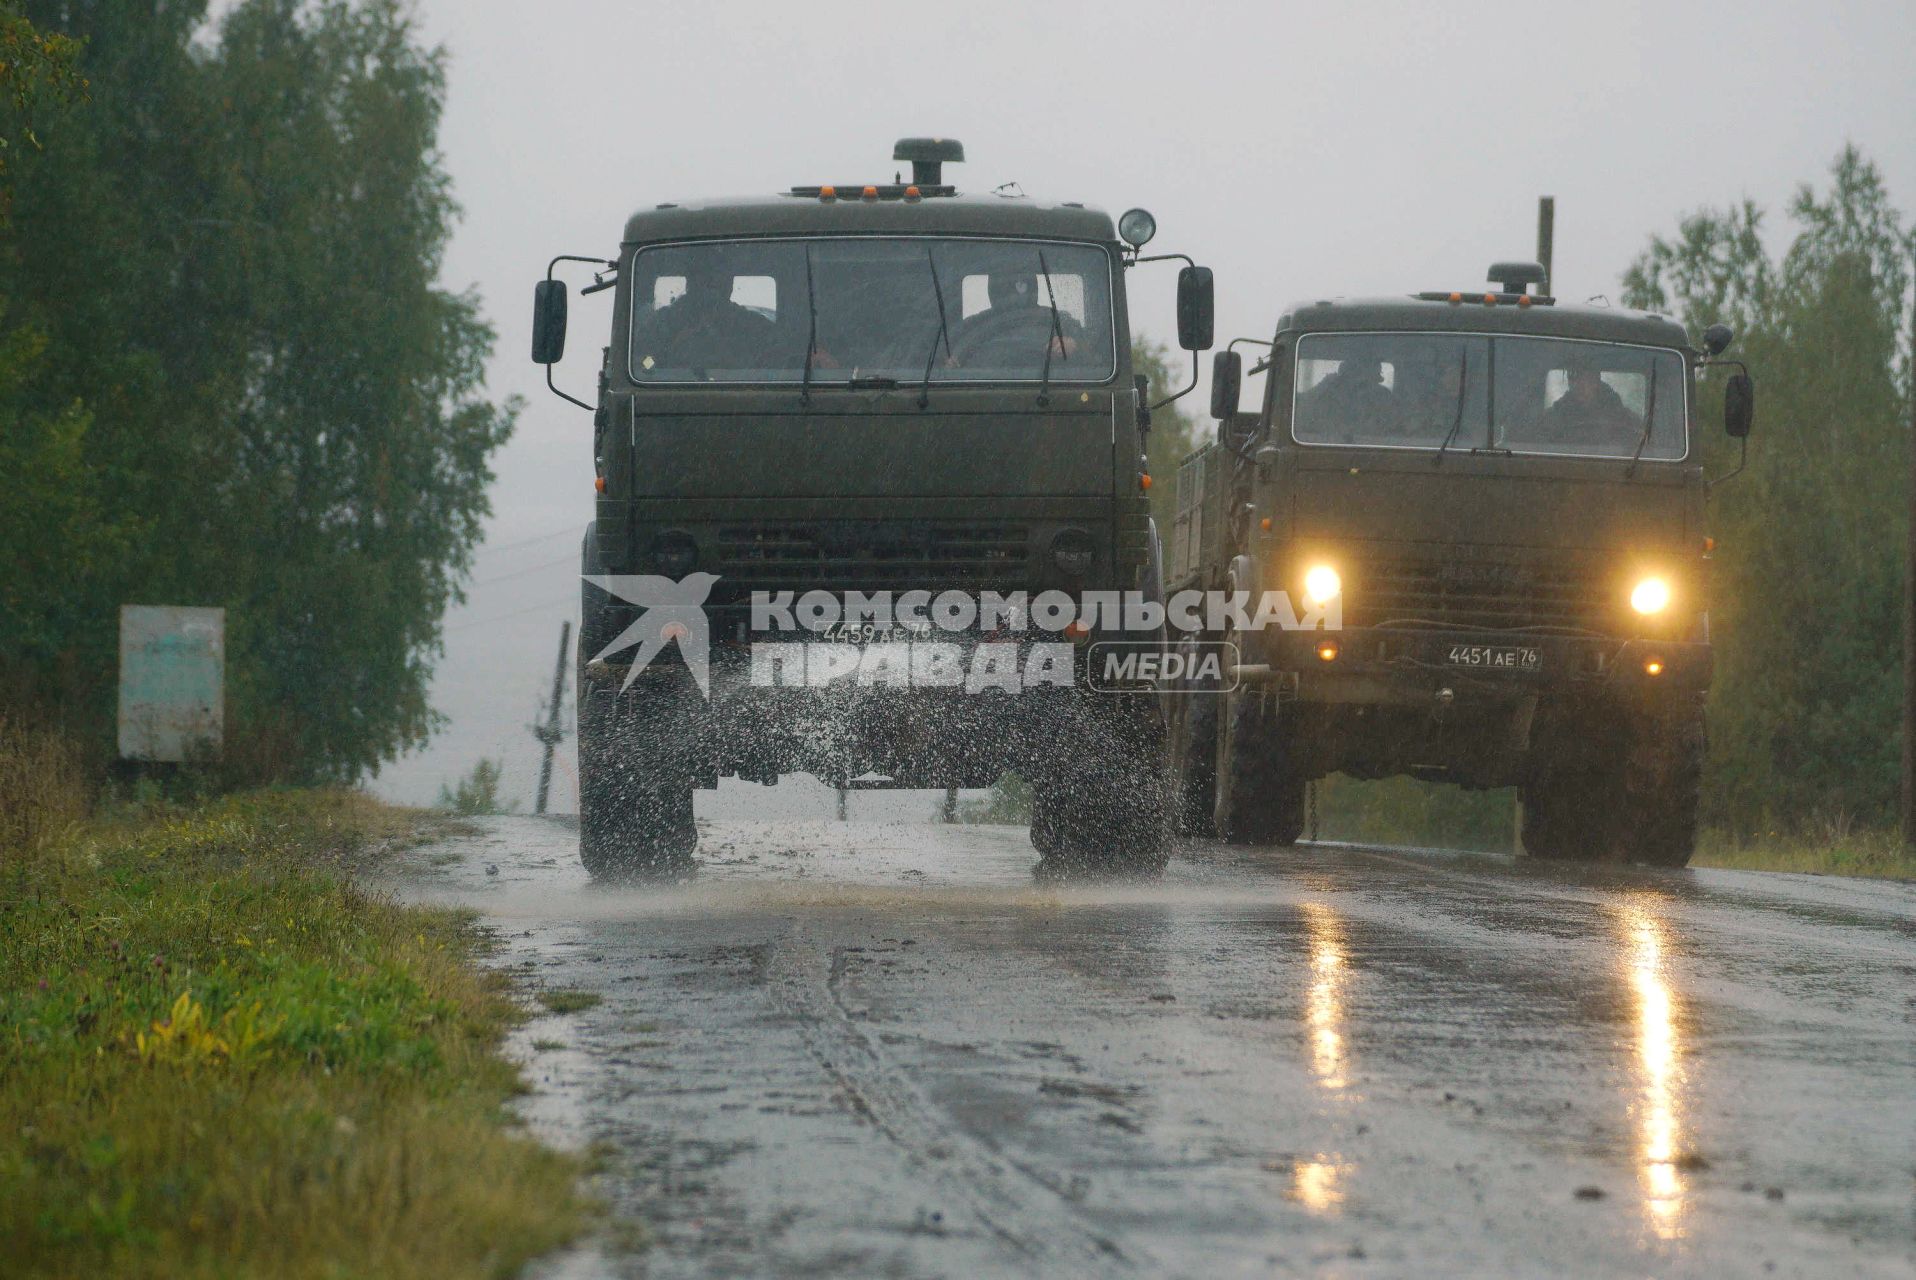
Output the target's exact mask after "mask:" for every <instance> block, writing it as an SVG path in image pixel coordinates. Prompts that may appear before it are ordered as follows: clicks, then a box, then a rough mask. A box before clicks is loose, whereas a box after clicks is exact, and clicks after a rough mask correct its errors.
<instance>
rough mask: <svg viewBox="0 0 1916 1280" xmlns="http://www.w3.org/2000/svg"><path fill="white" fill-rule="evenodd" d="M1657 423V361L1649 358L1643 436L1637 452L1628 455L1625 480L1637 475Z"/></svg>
mask: <svg viewBox="0 0 1916 1280" xmlns="http://www.w3.org/2000/svg"><path fill="white" fill-rule="evenodd" d="M1656 422H1657V359H1656V357H1655V356H1651V357H1650V390H1649V391H1648V392H1646V393H1645V395H1644V397H1643V436H1642V438H1641V439H1639V440H1638V441H1637V451H1636V452H1635V453H1633V454H1631V455H1630V465H1629V466H1627V467H1625V468H1624V469H1623V474H1624V476H1625V477H1626V478H1627V477H1629V476H1633V475H1635V474H1636V473H1637V462H1638V461H1639V460H1640V459H1641V458H1642V457H1643V451H1644V449H1645V448H1646V447H1647V446H1648V445H1649V443H1650V432H1651V430H1652V429H1653V428H1654V427H1655V426H1656Z"/></svg>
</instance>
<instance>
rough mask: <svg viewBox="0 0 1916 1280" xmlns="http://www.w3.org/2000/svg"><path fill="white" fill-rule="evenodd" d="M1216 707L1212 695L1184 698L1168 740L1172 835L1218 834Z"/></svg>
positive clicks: (1193, 695)
mask: <svg viewBox="0 0 1916 1280" xmlns="http://www.w3.org/2000/svg"><path fill="white" fill-rule="evenodd" d="M1217 706H1218V699H1217V698H1216V697H1215V696H1206V695H1201V694H1187V695H1185V697H1184V709H1183V714H1182V715H1180V716H1179V717H1178V724H1177V731H1176V734H1175V735H1174V737H1173V738H1172V742H1171V799H1172V801H1173V805H1174V808H1173V811H1172V815H1171V817H1172V820H1173V821H1174V822H1175V823H1176V826H1175V827H1174V829H1173V834H1178V835H1187V836H1200V837H1202V836H1214V835H1216V834H1217V718H1218V717H1217Z"/></svg>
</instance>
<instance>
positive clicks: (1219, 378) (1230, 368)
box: [1211, 347, 1244, 422]
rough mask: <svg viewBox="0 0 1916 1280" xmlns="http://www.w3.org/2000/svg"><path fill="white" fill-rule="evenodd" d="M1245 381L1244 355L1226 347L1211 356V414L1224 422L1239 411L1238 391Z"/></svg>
mask: <svg viewBox="0 0 1916 1280" xmlns="http://www.w3.org/2000/svg"><path fill="white" fill-rule="evenodd" d="M1243 381H1244V357H1243V356H1241V355H1239V354H1238V353H1237V352H1235V351H1233V350H1231V349H1230V348H1228V347H1227V348H1225V349H1224V350H1223V351H1220V352H1218V353H1217V354H1216V355H1214V356H1212V357H1211V416H1212V417H1213V418H1216V419H1217V420H1218V421H1219V422H1223V421H1224V420H1225V419H1226V418H1229V417H1230V416H1231V415H1232V414H1234V413H1236V412H1237V393H1238V387H1239V385H1240V384H1241V383H1242V382H1243Z"/></svg>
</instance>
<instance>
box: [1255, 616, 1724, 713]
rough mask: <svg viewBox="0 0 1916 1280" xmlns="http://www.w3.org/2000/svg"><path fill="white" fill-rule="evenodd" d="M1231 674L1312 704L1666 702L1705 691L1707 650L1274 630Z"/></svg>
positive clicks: (1560, 638) (1604, 640)
mask: <svg viewBox="0 0 1916 1280" xmlns="http://www.w3.org/2000/svg"><path fill="white" fill-rule="evenodd" d="M1247 648H1248V649H1249V650H1250V652H1248V653H1246V655H1245V658H1246V661H1245V663H1244V665H1243V666H1241V667H1240V668H1239V675H1240V677H1241V679H1242V680H1243V681H1244V682H1245V683H1246V684H1250V685H1259V684H1265V685H1268V684H1275V685H1277V686H1278V691H1279V692H1280V694H1284V695H1293V694H1294V695H1295V696H1296V697H1298V698H1301V699H1304V700H1307V701H1312V702H1350V703H1369V704H1416V703H1428V702H1429V701H1430V700H1431V699H1432V698H1433V697H1440V696H1442V695H1443V693H1444V691H1446V690H1448V691H1449V693H1450V696H1451V697H1453V698H1456V699H1471V700H1476V699H1480V698H1491V699H1503V698H1511V697H1523V696H1526V695H1530V696H1535V695H1541V694H1546V693H1553V692H1564V693H1569V692H1575V693H1609V694H1613V695H1615V696H1618V697H1652V698H1654V697H1669V696H1673V695H1677V694H1685V693H1688V694H1697V693H1702V692H1703V691H1705V690H1707V689H1708V688H1709V686H1710V679H1711V676H1712V674H1713V662H1712V657H1711V651H1710V646H1709V645H1707V644H1701V643H1696V642H1693V641H1674V640H1653V639H1645V638H1641V637H1638V638H1631V639H1624V638H1621V637H1613V636H1569V635H1525V634H1513V633H1510V632H1501V633H1499V632H1488V633H1487V632H1481V631H1476V632H1469V631H1441V630H1423V629H1408V628H1388V627H1375V628H1366V627H1358V628H1348V629H1345V630H1340V631H1279V632H1267V633H1264V634H1262V635H1260V636H1257V637H1255V638H1254V640H1253V643H1252V644H1251V645H1249V646H1247Z"/></svg>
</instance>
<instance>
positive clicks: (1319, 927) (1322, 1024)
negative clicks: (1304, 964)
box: [1291, 902, 1350, 1213]
mask: <svg viewBox="0 0 1916 1280" xmlns="http://www.w3.org/2000/svg"><path fill="white" fill-rule="evenodd" d="M1298 906H1299V909H1300V910H1302V911H1303V913H1304V928H1305V933H1306V936H1307V938H1308V940H1309V943H1310V990H1309V992H1308V993H1307V994H1306V998H1305V1006H1304V1009H1305V1020H1306V1022H1307V1024H1308V1028H1309V1033H1310V1059H1311V1073H1312V1074H1313V1075H1315V1076H1316V1077H1317V1083H1318V1084H1319V1085H1320V1086H1322V1087H1323V1088H1325V1089H1327V1090H1331V1091H1332V1092H1333V1093H1334V1094H1336V1095H1339V1096H1341V1095H1342V1091H1343V1090H1344V1088H1345V1086H1346V1085H1347V1084H1348V1083H1349V1080H1348V1078H1347V1075H1346V1069H1345V1068H1346V1062H1345V1047H1344V984H1345V982H1346V980H1347V979H1348V977H1349V969H1348V966H1347V963H1346V960H1347V957H1346V955H1345V950H1344V928H1343V924H1342V922H1341V921H1340V920H1339V919H1338V917H1337V913H1336V912H1335V911H1333V910H1331V909H1330V908H1329V907H1327V906H1325V905H1323V904H1322V903H1318V902H1303V903H1299V904H1298ZM1349 1172H1350V1167H1349V1166H1348V1165H1346V1164H1345V1163H1344V1162H1343V1161H1342V1159H1341V1158H1340V1157H1339V1156H1337V1155H1336V1154H1335V1153H1329V1154H1327V1153H1325V1152H1321V1151H1320V1152H1318V1153H1317V1156H1316V1158H1315V1159H1311V1160H1299V1161H1297V1162H1295V1164H1294V1165H1293V1167H1292V1170H1291V1197H1292V1199H1294V1200H1296V1201H1297V1202H1298V1203H1299V1204H1301V1205H1303V1206H1304V1207H1305V1208H1306V1209H1309V1210H1310V1211H1311V1212H1312V1213H1332V1212H1335V1211H1336V1210H1337V1209H1338V1208H1339V1206H1341V1205H1342V1204H1343V1202H1344V1185H1343V1184H1344V1182H1345V1179H1346V1175H1347V1174H1348V1173H1349Z"/></svg>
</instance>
